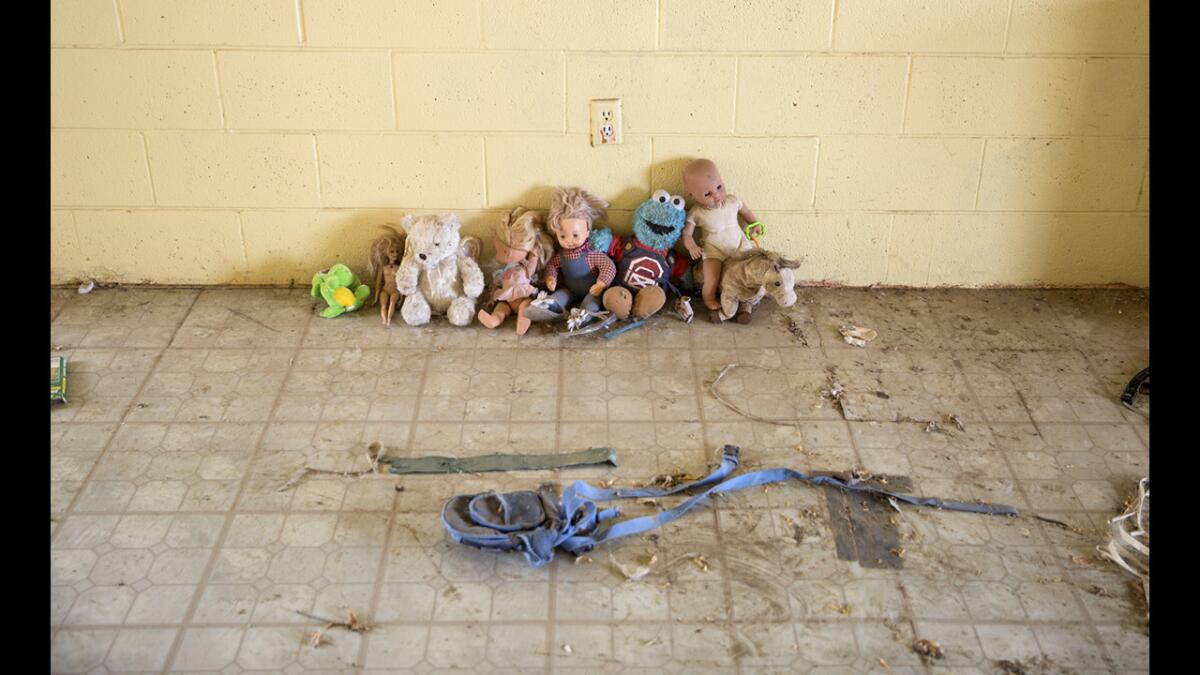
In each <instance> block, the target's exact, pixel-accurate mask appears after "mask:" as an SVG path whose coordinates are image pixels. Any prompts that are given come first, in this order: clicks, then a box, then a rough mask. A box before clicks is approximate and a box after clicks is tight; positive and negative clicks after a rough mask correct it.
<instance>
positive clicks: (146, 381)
mask: <svg viewBox="0 0 1200 675" xmlns="http://www.w3.org/2000/svg"><path fill="white" fill-rule="evenodd" d="M201 293H203V291H197V292H196V294H195V296H193V297H192V301H191V302H190V303H188V308H187V311H186V312H183V313H182V314H181V316H180V318H179V322H178V323H177V324H176V325H175V330H173V331H172V332H171V338H170V339H169V340H167V342H166V344H164V345H163V346H162V347H159V348H157V349H158V354H157V355H155V357H154V363H152V364H150V369H149V370H148V371H146V374H145V376H144V377H143V378H142V383H141V384H140V385H138V389H137V392H136V393H134V395H133V397H132V398H131V399H130V400H129V404H128V405H127V406H125V412H124V413H122V414H121V418H120V419H119V420H117V421H116V426H114V427H113V430H112V433H111V434H109V437H108V440H107V441H105V443H104V447H103V448H101V450H100V453H99V454H97V455H96V461H95V463H94V464H92V468H91V469H88V472H87V475H86V476H84V477H83V480H82V481H80V483H79V490H78V491H77V492H76V493H75V495H74V496H73V497H71V501H70V503H68V504H67V508H65V509H63V511H62V514H61V515H62V517H61V518H60V520H59V521H58V527H56V528H55V530H54V534H53V535H52V536H51V538H50V541H51V542H53V541H54V537H56V536H58V532H59V531H60V530H61V529H62V525H63V523H64V522H65V521H66V520H67V519H68V518H69V517H70V516H71V514H72V513H73V509H74V508H75V505H76V503H78V501H79V497H80V495H82V494H83V491H84V489H86V488H87V486H88V483H89V481H90V480H91V478H92V475H93V474H95V472H96V469H97V468H98V467H99V466H100V462H101V461H102V460H103V459H104V457H105V455H107V454H108V451H109V449H110V448H111V447H112V443H113V441H114V440H116V438H117V435H118V434H119V433H120V432H121V427H123V426H125V420H126V418H128V417H129V413H130V412H131V411H133V410H134V409H136V406H137V404H138V403H139V399H140V398H141V397H142V393H143V392H145V390H146V386H147V384H149V382H150V378H151V376H153V375H154V372H155V370H156V369H157V368H158V365H159V363H161V362H162V357H163V356H164V355H165V354H166V353H167V350H169V349H170V348H171V343H172V342H174V341H175V336H176V335H178V333H179V330H180V329H181V328H183V324H184V323H186V322H187V317H188V316H190V315H191V313H192V310H193V309H194V308H195V306H196V302H197V301H198V300H199V299H200V295H201ZM114 349H121V348H120V347H117V348H114ZM72 419H73V418H72Z"/></svg>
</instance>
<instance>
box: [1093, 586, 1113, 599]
mask: <svg viewBox="0 0 1200 675" xmlns="http://www.w3.org/2000/svg"><path fill="white" fill-rule="evenodd" d="M1088 593H1091V594H1092V595H1098V596H1100V597H1102V598H1111V597H1112V594H1111V593H1109V592H1108V591H1107V590H1105V589H1104V588H1103V587H1101V586H1095V585H1093V586H1092V587H1091V588H1089V589H1088Z"/></svg>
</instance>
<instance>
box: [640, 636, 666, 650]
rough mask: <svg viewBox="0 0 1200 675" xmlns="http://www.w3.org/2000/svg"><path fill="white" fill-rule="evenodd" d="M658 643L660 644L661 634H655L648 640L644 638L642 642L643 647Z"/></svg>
mask: <svg viewBox="0 0 1200 675" xmlns="http://www.w3.org/2000/svg"><path fill="white" fill-rule="evenodd" d="M660 644H662V637H661V635H655V636H654V637H652V638H650V639H649V640H645V641H643V642H642V646H643V647H650V646H652V645H660Z"/></svg>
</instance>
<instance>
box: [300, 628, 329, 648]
mask: <svg viewBox="0 0 1200 675" xmlns="http://www.w3.org/2000/svg"><path fill="white" fill-rule="evenodd" d="M304 641H305V642H306V643H308V645H309V646H310V647H314V648H315V647H320V646H321V645H324V644H329V640H328V639H327V638H326V637H325V631H321V630H319V631H316V632H314V633H308V634H306V635H305V636H304Z"/></svg>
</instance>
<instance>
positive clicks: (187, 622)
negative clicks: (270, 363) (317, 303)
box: [162, 292, 317, 675]
mask: <svg viewBox="0 0 1200 675" xmlns="http://www.w3.org/2000/svg"><path fill="white" fill-rule="evenodd" d="M295 295H296V294H295V293H293V292H285V295H284V296H282V297H286V298H289V299H290V298H292V297H294V296H295ZM304 307H306V308H307V307H308V303H304ZM190 313H191V312H190V311H189V314H190ZM316 318H317V317H316V316H314V315H313V313H312V312H311V310H310V311H309V312H308V320H307V321H306V322H305V323H304V330H303V331H301V334H300V339H299V340H297V341H296V345H295V346H294V347H292V349H291V350H292V356H291V358H289V359H288V365H287V369H286V371H285V372H284V376H283V379H282V380H281V381H280V383H279V389H278V391H277V392H276V394H275V400H274V401H272V403H271V411H270V413H268V415H267V419H266V421H264V422H263V423H262V425H263V427H262V431H260V432H259V435H258V439H257V440H256V441H255V443H254V447H253V449H252V451H251V453H250V458H249V461H248V462H247V464H246V471H245V473H244V474H242V478H241V479H240V480H239V481H238V489H237V492H236V493H235V494H234V497H233V502H232V503H231V504H230V507H229V509H228V511H227V512H226V513H225V522H224V523H222V525H221V531H220V532H219V533H218V534H217V537H216V539H215V540H214V542H213V550H212V553H211V554H210V555H209V559H208V562H207V563H206V564H205V566H204V571H203V572H202V573H201V575H200V581H199V582H197V584H196V592H195V593H194V594H193V595H192V599H191V602H189V603H188V607H187V609H186V610H185V611H184V614H183V619H182V620H181V621H180V627H179V632H178V633H177V634H176V635H175V640H174V641H173V642H172V643H171V647H170V649H169V650H168V651H167V658H166V660H165V661H164V662H163V669H162V673H163V674H164V675H166V674H167V673H169V672H170V671H171V667H172V666H173V665H174V663H175V659H176V658H177V657H178V655H179V649H180V647H181V646H182V644H183V636H184V633H185V632H186V631H187V629H188V628H189V627H191V621H192V618H193V617H194V616H195V615H196V611H197V610H198V609H199V607H200V601H201V599H202V598H203V597H204V592H205V591H206V590H207V589H208V582H209V580H210V579H211V578H212V574H213V571H214V570H215V569H216V566H217V561H218V560H219V559H220V555H221V550H222V547H223V545H224V543H225V540H226V539H227V538H228V536H229V531H230V530H231V529H232V528H233V521H234V519H235V518H236V517H237V516H238V515H239V511H238V509H237V506H238V504H239V503H240V502H241V499H242V496H243V495H244V494H245V493H246V488H247V486H248V485H249V484H250V483H251V482H252V477H253V475H254V468H255V465H256V464H257V463H258V460H259V457H260V455H261V454H262V451H263V443H264V442H265V441H266V438H267V434H268V433H270V430H271V425H272V423H273V421H274V418H275V415H276V413H277V412H278V411H279V403H280V402H281V401H282V400H283V397H284V393H285V392H286V391H287V385H288V381H289V380H290V379H291V378H292V373H293V372H294V371H295V362H296V357H298V356H299V355H300V352H301V350H303V349H304V341H305V339H306V338H307V337H308V331H309V329H310V328H311V327H312V324H313V321H315V320H316ZM244 638H245V633H243V635H242V636H241V639H242V640H244ZM240 649H241V644H240V643H239V645H238V650H239V651H240ZM235 654H236V652H235Z"/></svg>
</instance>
